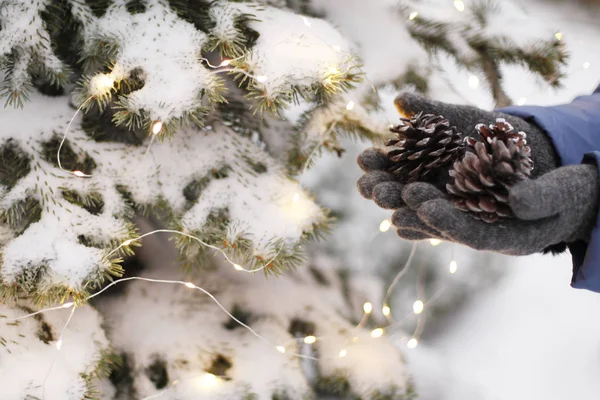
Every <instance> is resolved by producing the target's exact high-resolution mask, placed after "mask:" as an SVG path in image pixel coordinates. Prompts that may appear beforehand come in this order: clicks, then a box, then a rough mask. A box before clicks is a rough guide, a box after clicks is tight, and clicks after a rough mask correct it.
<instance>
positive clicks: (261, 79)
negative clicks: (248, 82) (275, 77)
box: [256, 75, 269, 83]
mask: <svg viewBox="0 0 600 400" xmlns="http://www.w3.org/2000/svg"><path fill="white" fill-rule="evenodd" d="M267 79H269V78H268V77H266V76H264V75H258V76H257V77H256V80H257V81H259V82H260V83H263V82H266V81H267Z"/></svg>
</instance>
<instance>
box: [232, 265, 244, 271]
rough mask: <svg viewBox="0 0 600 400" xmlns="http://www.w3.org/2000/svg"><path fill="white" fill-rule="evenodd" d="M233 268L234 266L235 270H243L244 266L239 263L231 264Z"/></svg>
mask: <svg viewBox="0 0 600 400" xmlns="http://www.w3.org/2000/svg"><path fill="white" fill-rule="evenodd" d="M233 268H235V269H236V270H237V271H243V270H244V268H243V267H242V266H241V265H240V264H233Z"/></svg>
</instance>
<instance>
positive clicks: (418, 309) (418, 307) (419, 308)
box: [413, 300, 425, 314]
mask: <svg viewBox="0 0 600 400" xmlns="http://www.w3.org/2000/svg"><path fill="white" fill-rule="evenodd" d="M424 308H425V304H423V302H422V301H421V300H417V301H415V302H414V303H413V312H414V313H415V314H421V313H422V312H423V309H424Z"/></svg>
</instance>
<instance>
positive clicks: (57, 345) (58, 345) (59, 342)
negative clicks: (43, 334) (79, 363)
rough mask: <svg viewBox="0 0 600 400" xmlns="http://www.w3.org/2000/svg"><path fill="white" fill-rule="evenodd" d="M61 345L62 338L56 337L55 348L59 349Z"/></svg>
mask: <svg viewBox="0 0 600 400" xmlns="http://www.w3.org/2000/svg"><path fill="white" fill-rule="evenodd" d="M61 347H62V339H58V342H56V350H60V348H61Z"/></svg>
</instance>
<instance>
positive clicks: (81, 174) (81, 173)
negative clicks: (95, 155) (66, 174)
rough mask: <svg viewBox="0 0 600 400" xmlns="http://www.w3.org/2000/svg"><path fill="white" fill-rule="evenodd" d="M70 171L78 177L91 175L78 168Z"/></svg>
mask: <svg viewBox="0 0 600 400" xmlns="http://www.w3.org/2000/svg"><path fill="white" fill-rule="evenodd" d="M72 173H73V175H75V176H76V177H78V178H88V177H90V176H91V175H88V174H85V173H83V172H81V171H79V170H76V171H73V172H72Z"/></svg>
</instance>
